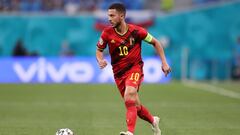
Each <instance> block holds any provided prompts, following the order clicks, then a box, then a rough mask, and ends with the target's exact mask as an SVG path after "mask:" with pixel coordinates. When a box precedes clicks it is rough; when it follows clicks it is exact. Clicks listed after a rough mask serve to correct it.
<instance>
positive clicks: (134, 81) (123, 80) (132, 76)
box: [115, 66, 143, 97]
mask: <svg viewBox="0 0 240 135" xmlns="http://www.w3.org/2000/svg"><path fill="white" fill-rule="evenodd" d="M142 81H143V71H142V68H141V67H140V66H134V67H132V68H131V69H130V70H129V71H127V72H126V73H125V74H124V75H122V76H121V77H119V78H115V82H116V85H117V87H118V90H119V92H120V93H121V96H122V97H124V93H125V88H126V86H132V87H135V88H137V89H138V90H139V87H140V85H141V83H142Z"/></svg>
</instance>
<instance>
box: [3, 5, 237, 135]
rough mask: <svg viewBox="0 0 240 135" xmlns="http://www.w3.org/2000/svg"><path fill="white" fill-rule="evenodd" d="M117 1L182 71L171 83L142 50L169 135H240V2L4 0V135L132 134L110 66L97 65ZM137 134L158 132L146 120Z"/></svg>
mask: <svg viewBox="0 0 240 135" xmlns="http://www.w3.org/2000/svg"><path fill="white" fill-rule="evenodd" d="M114 1H121V2H123V3H126V5H127V9H128V12H127V21H128V22H130V23H135V24H138V25H140V26H143V27H145V28H146V29H147V30H148V31H149V32H150V33H151V34H152V35H154V36H155V37H156V38H158V39H159V41H160V42H161V43H163V45H164V49H165V52H166V56H167V58H168V61H169V62H170V65H171V67H172V69H173V72H172V73H171V75H170V76H169V77H168V78H164V77H163V75H162V73H161V69H160V68H158V67H160V61H159V60H158V58H157V57H156V54H155V51H154V49H153V48H152V47H151V46H149V45H147V44H146V43H143V45H142V48H143V52H142V54H143V58H144V60H145V66H146V69H145V74H146V76H145V83H144V84H143V86H142V90H141V92H140V96H141V98H142V100H143V102H144V103H146V106H148V107H149V109H150V110H152V112H153V113H154V114H157V115H160V116H161V117H162V119H163V121H162V124H161V128H162V130H163V133H164V134H169V135H175V134H179V135H181V134H182V135H183V134H184V135H192V134H195V135H200V134H203V133H204V134H207V135H208V134H209V135H226V134H231V135H238V134H240V128H239V127H240V116H239V114H240V83H239V78H240V14H239V13H240V1H239V0H148V1H147V0H133V1H131V2H130V1H129V0H1V1H0V83H1V84H0V108H1V109H0V119H1V121H0V135H13V134H14V135H25V134H26V135H28V134H35V135H43V134H54V133H55V131H56V130H57V129H58V128H63V127H68V128H70V129H73V131H74V132H75V133H76V134H77V135H81V134H87V135H88V134H93V135H95V134H117V133H118V132H119V131H121V130H123V129H125V126H124V106H123V104H122V103H121V102H122V101H121V99H120V96H119V93H118V92H117V90H116V87H115V85H114V84H113V83H112V82H113V80H112V74H111V67H110V66H108V68H107V69H106V70H104V71H102V70H99V69H98V68H97V64H96V62H95V49H96V42H97V41H98V39H99V36H100V33H101V30H102V28H104V27H105V26H106V25H107V18H106V17H107V16H106V12H105V10H106V9H107V7H108V5H109V4H110V3H112V2H114ZM106 55H107V53H106ZM108 60H109V59H108ZM104 75H107V76H104ZM38 83H41V84H38ZM56 83H57V84H56ZM73 83H74V84H73ZM97 83H101V84H97ZM106 83H107V84H106ZM149 83H150V84H149ZM163 83H164V84H163ZM33 84H34V85H33ZM109 95H110V96H109ZM111 95H113V96H111ZM136 134H141V135H147V134H151V131H150V129H149V127H148V125H147V124H146V123H144V122H142V121H140V120H138V125H137V131H136Z"/></svg>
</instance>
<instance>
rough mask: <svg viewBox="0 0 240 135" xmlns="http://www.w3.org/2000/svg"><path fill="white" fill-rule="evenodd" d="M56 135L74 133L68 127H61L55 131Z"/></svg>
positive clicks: (70, 134)
mask: <svg viewBox="0 0 240 135" xmlns="http://www.w3.org/2000/svg"><path fill="white" fill-rule="evenodd" d="M56 135H74V134H73V131H72V130H71V129H69V128H62V129H59V130H58V131H57V132H56Z"/></svg>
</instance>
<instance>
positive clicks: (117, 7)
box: [108, 3, 126, 16]
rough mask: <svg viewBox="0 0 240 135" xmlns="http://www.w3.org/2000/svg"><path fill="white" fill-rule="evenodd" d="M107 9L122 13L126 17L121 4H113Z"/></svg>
mask: <svg viewBox="0 0 240 135" xmlns="http://www.w3.org/2000/svg"><path fill="white" fill-rule="evenodd" d="M108 9H116V10H117V11H118V12H120V13H123V14H124V16H125V15H126V8H125V6H124V5H123V4H122V3H113V4H111V5H110V6H109V8H108Z"/></svg>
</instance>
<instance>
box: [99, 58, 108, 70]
mask: <svg viewBox="0 0 240 135" xmlns="http://www.w3.org/2000/svg"><path fill="white" fill-rule="evenodd" d="M98 66H99V68H100V69H103V68H105V67H106V66H107V61H106V60H104V59H103V60H99V61H98Z"/></svg>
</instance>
